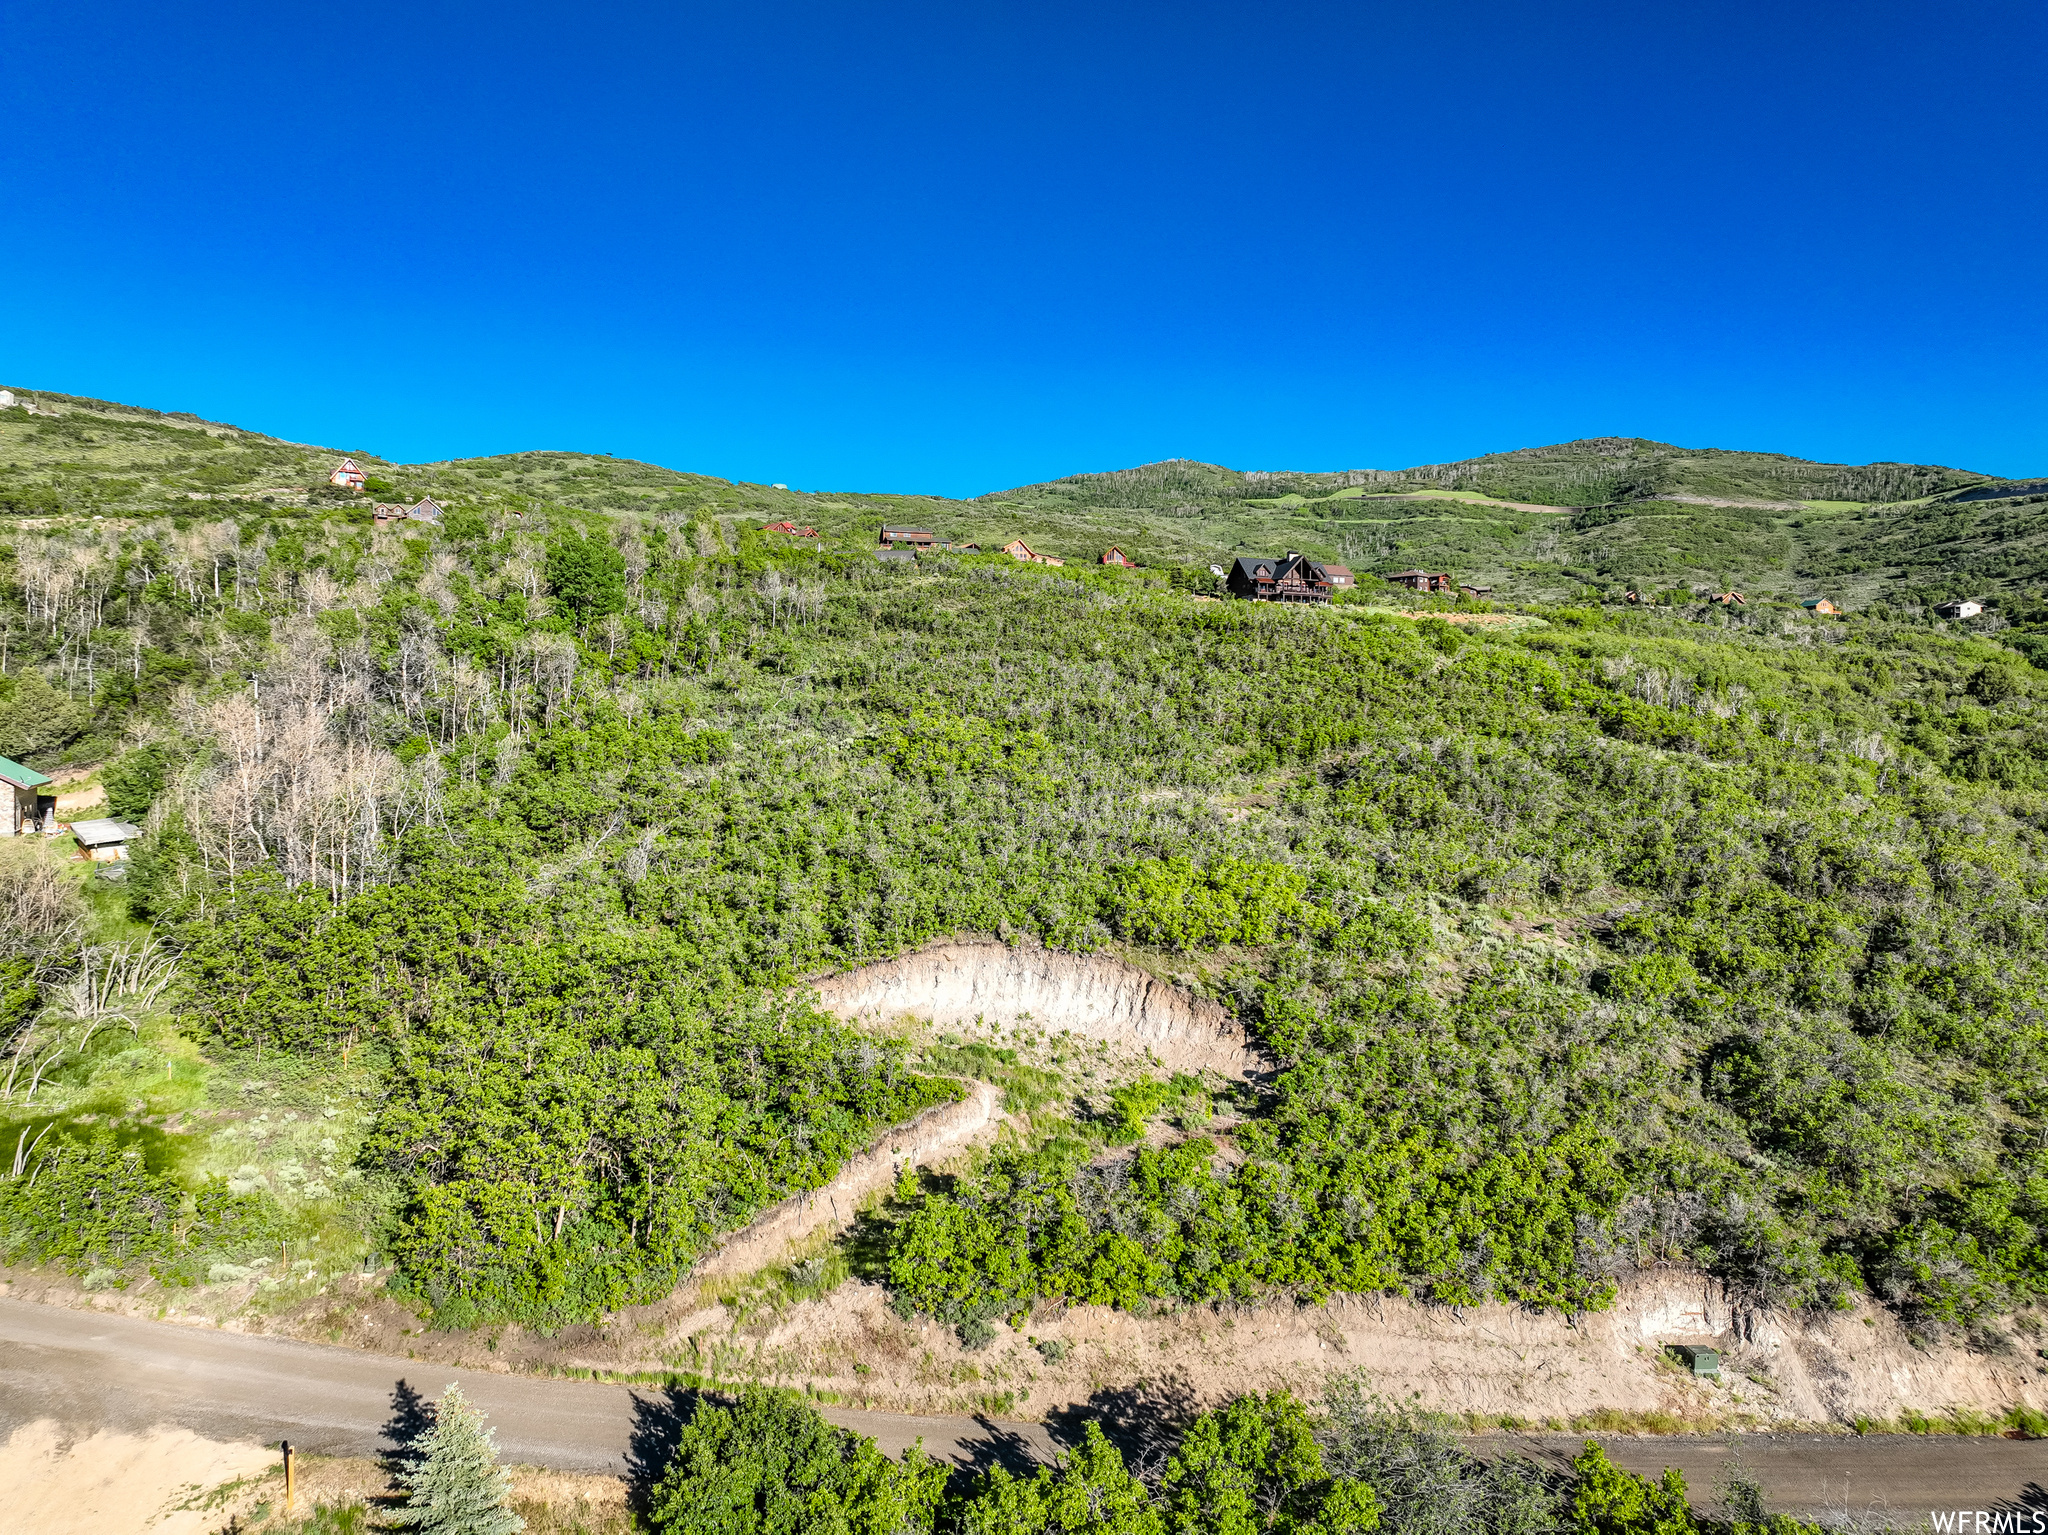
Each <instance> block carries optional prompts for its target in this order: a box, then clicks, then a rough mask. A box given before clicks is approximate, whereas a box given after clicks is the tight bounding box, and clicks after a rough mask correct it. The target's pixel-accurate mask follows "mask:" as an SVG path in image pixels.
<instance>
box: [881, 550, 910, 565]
mask: <svg viewBox="0 0 2048 1535" xmlns="http://www.w3.org/2000/svg"><path fill="white" fill-rule="evenodd" d="M875 558H876V559H878V560H888V561H891V562H892V563H894V564H899V565H900V564H904V563H906V562H907V563H909V564H913V565H914V564H916V563H917V556H916V555H915V554H913V553H911V552H910V550H908V549H877V550H876V551H875Z"/></svg>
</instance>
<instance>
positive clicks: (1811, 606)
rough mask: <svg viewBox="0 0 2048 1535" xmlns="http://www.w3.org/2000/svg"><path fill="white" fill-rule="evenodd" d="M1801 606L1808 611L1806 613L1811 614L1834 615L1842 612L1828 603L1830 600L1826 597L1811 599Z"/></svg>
mask: <svg viewBox="0 0 2048 1535" xmlns="http://www.w3.org/2000/svg"><path fill="white" fill-rule="evenodd" d="M1799 605H1800V606H1801V607H1802V608H1804V609H1806V611H1807V612H1809V613H1830V614H1832V613H1840V612H1841V611H1842V610H1841V609H1840V608H1838V607H1836V606H1835V605H1834V604H1833V603H1832V602H1830V601H1828V599H1827V598H1825V597H1809V598H1807V599H1806V600H1805V601H1804V602H1802V603H1800V604H1799Z"/></svg>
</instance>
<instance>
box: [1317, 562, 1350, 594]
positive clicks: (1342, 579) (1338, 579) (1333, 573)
mask: <svg viewBox="0 0 2048 1535" xmlns="http://www.w3.org/2000/svg"><path fill="white" fill-rule="evenodd" d="M1323 574H1324V575H1326V576H1328V577H1329V578H1330V590H1331V591H1333V592H1341V591H1343V590H1345V589H1346V588H1347V587H1353V586H1356V585H1358V577H1356V576H1354V575H1353V574H1352V573H1351V567H1350V566H1349V565H1339V564H1337V563H1336V562H1335V561H1334V560H1324V561H1323Z"/></svg>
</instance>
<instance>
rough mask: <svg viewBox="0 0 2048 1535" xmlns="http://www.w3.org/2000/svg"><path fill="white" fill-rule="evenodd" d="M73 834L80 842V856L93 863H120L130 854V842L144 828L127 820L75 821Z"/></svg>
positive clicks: (72, 829) (139, 834)
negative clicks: (132, 824) (130, 823)
mask: <svg viewBox="0 0 2048 1535" xmlns="http://www.w3.org/2000/svg"><path fill="white" fill-rule="evenodd" d="M71 835H72V836H73V837H74V838H75V839H76V840H77V842H78V856H79V857H81V858H84V859H87V860H89V861H90V862H92V863H120V862H122V861H123V860H125V859H126V858H127V856H128V844H129V843H131V842H133V841H134V840H135V839H136V838H137V837H139V836H141V835H142V828H141V827H140V826H131V825H129V824H128V822H126V821H113V820H103V821H73V822H72V823H71Z"/></svg>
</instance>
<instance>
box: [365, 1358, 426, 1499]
mask: <svg viewBox="0 0 2048 1535" xmlns="http://www.w3.org/2000/svg"><path fill="white" fill-rule="evenodd" d="M433 1426H434V1404H433V1403H432V1402H430V1401H428V1400H427V1399H426V1398H425V1397H424V1396H422V1395H420V1393H419V1392H418V1391H416V1390H414V1389H413V1387H412V1386H411V1384H410V1383H409V1382H407V1381H404V1380H401V1381H399V1383H398V1384H397V1385H396V1386H393V1387H392V1388H391V1416H390V1417H389V1418H387V1419H385V1420H384V1427H383V1429H382V1433H383V1435H384V1437H385V1439H387V1440H389V1441H390V1444H391V1448H390V1449H388V1450H386V1451H385V1452H384V1453H383V1454H382V1455H379V1456H378V1457H377V1462H378V1464H379V1465H381V1466H382V1467H383V1468H384V1470H385V1471H386V1472H387V1473H388V1474H390V1475H392V1476H396V1475H397V1474H398V1473H399V1472H400V1471H403V1470H405V1469H406V1468H407V1467H408V1466H410V1465H411V1464H412V1460H413V1456H414V1455H416V1454H417V1453H418V1451H419V1443H420V1441H421V1440H422V1439H424V1438H426V1436H427V1434H428V1432H429V1431H430V1430H431V1429H432V1428H433Z"/></svg>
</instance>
